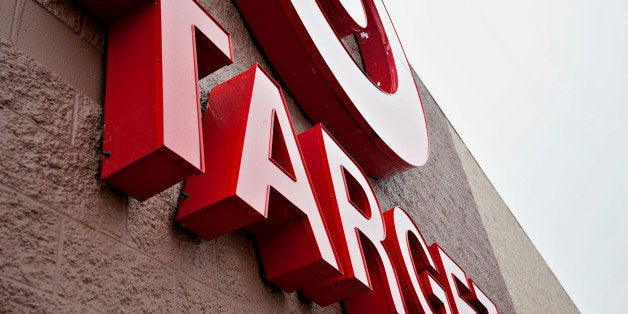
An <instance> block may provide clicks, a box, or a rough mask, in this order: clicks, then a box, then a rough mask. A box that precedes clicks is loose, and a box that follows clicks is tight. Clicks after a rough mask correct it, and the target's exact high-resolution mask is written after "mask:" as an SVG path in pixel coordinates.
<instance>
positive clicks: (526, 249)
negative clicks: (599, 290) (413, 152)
mask: <svg viewBox="0 0 628 314" xmlns="http://www.w3.org/2000/svg"><path fill="white" fill-rule="evenodd" d="M450 130H451V134H452V138H453V139H454V143H455V145H456V151H457V152H458V155H459V156H460V159H461V160H462V166H463V167H464V171H465V173H466V174H467V178H469V185H470V186H471V191H472V192H473V197H474V198H475V201H476V203H477V206H478V210H479V212H480V216H482V222H483V223H484V227H485V229H486V233H487V234H488V238H489V240H490V241H491V245H492V246H493V252H494V253H495V257H496V258H497V262H498V263H499V268H500V270H501V273H502V275H503V276H504V280H505V281H506V286H507V287H508V291H509V292H510V297H511V299H512V303H513V304H514V306H515V310H516V311H517V312H518V313H538V312H539V311H541V310H542V312H543V313H579V311H578V309H577V308H576V306H575V304H574V303H573V301H572V300H571V299H570V298H569V295H567V293H566V292H565V290H564V289H563V287H562V285H561V284H560V282H558V280H557V279H556V277H555V276H554V273H552V271H551V270H550V269H549V267H548V266H547V264H546V263H545V261H544V260H543V257H542V256H541V255H540V254H539V252H538V251H537V250H536V248H535V247H534V244H532V242H531V241H530V239H529V238H528V236H527V235H526V233H525V232H524V231H523V229H522V228H521V226H520V225H519V223H518V222H517V219H515V217H514V216H513V215H512V212H511V211H510V209H509V208H508V206H506V203H504V201H503V200H502V198H501V197H500V196H499V194H498V193H497V191H496V190H495V188H494V187H493V185H492V184H491V182H490V181H489V179H488V178H487V177H486V175H485V174H484V171H482V169H481V168H480V166H479V165H478V163H477V162H476V160H475V158H473V156H472V155H471V153H470V152H469V150H468V149H467V147H466V146H465V144H464V142H462V140H461V139H460V136H459V135H458V133H456V131H455V130H454V129H453V128H451V127H450Z"/></svg>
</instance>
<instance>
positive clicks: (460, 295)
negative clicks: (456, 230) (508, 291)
mask: <svg viewBox="0 0 628 314" xmlns="http://www.w3.org/2000/svg"><path fill="white" fill-rule="evenodd" d="M429 250H430V252H431V253H432V257H433V258H434V259H435V261H436V264H437V266H438V272H439V276H438V281H440V282H441V283H442V284H443V285H446V286H447V287H448V289H447V290H448V291H447V298H448V300H449V304H450V306H451V312H452V313H454V314H457V313H465V314H466V313H469V314H474V313H476V311H475V309H473V307H472V306H471V304H469V303H468V299H469V297H470V296H472V295H473V291H472V290H471V289H472V288H471V287H470V286H469V280H468V278H467V275H466V274H465V273H464V270H462V268H460V266H458V264H456V262H454V260H453V259H451V257H449V255H447V253H445V251H443V249H442V248H440V246H438V244H436V243H434V244H432V245H431V246H430V248H429Z"/></svg>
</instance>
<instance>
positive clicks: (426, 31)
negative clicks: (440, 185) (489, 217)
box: [385, 0, 628, 313]
mask: <svg viewBox="0 0 628 314" xmlns="http://www.w3.org/2000/svg"><path fill="white" fill-rule="evenodd" d="M385 2H386V3H387V6H388V9H389V12H390V14H391V16H392V18H393V21H394V22H395V25H396V27H397V31H398V33H399V35H400V37H401V40H402V43H403V44H404V48H405V50H406V54H407V55H408V58H409V59H410V63H411V64H412V65H413V66H414V67H415V69H416V70H417V73H418V74H419V76H420V77H421V79H422V80H423V81H424V83H425V84H426V85H427V87H428V89H429V90H430V92H431V93H432V95H433V96H434V98H435V99H436V101H437V102H438V104H439V105H440V107H441V108H442V109H443V111H444V113H445V115H446V116H447V117H448V118H449V120H450V121H451V122H452V124H453V125H454V127H455V128H456V130H457V131H458V133H459V134H460V136H461V137H462V139H463V140H464V142H465V143H466V144H467V146H468V147H469V149H470V151H471V152H472V153H473V155H474V156H475V157H476V159H477V160H478V162H479V164H480V166H481V167H482V168H483V169H484V171H485V172H486V174H487V175H488V177H489V178H490V180H491V181H492V182H493V184H494V186H495V188H496V189H497V190H498V191H499V193H500V194H501V196H502V197H503V199H504V200H505V202H506V203H507V204H508V206H509V207H510V209H511V211H512V212H513V214H514V215H515V217H516V218H517V219H518V220H519V222H520V223H521V225H522V227H523V228H524V230H525V231H526V233H527V234H528V236H529V237H530V239H531V240H532V241H533V242H534V244H535V245H536V247H537V249H538V250H539V252H540V253H541V255H542V256H543V257H544V258H545V260H546V261H547V263H548V264H549V266H550V268H551V269H552V270H553V271H554V273H555V274H556V276H557V277H558V279H559V280H560V282H561V283H562V284H563V286H564V287H565V289H566V291H567V293H568V294H569V295H570V296H571V298H572V299H573V301H574V302H575V303H576V305H577V306H578V308H579V309H580V310H581V311H582V312H583V313H620V312H625V306H624V305H623V303H624V302H625V301H626V300H627V299H628V289H626V288H625V282H627V281H628V272H627V271H625V270H623V267H624V266H627V265H628V252H627V250H626V248H628V245H627V244H626V242H628V226H627V223H628V205H627V204H628V165H627V164H626V162H628V121H626V120H627V119H628V1H620V0H600V1H593V0H591V1H582V0H569V1H567V0H551V1H547V0H528V1H512V0H474V1H470V0H438V1H429V0H385Z"/></svg>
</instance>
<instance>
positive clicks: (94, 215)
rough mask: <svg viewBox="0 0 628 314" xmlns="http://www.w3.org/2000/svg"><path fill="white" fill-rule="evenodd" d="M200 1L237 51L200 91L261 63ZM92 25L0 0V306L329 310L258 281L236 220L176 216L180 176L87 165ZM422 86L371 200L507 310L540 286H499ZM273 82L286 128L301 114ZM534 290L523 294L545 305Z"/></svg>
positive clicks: (61, 8) (219, 13)
mask: <svg viewBox="0 0 628 314" xmlns="http://www.w3.org/2000/svg"><path fill="white" fill-rule="evenodd" d="M200 2H201V3H202V4H203V5H205V6H206V7H207V9H208V10H209V12H210V13H211V14H212V15H213V16H214V17H215V18H216V20H217V21H218V22H219V23H221V24H222V25H223V26H224V27H225V28H226V29H227V30H228V31H229V32H230V33H231V34H232V36H233V37H232V39H233V48H234V55H235V58H236V62H235V64H233V65H231V66H228V67H226V68H224V69H221V70H219V71H218V72H216V73H214V74H212V75H210V76H209V77H208V78H206V79H204V80H203V81H202V82H201V95H202V97H206V95H207V92H208V91H209V89H211V88H212V87H214V86H216V85H217V84H219V83H222V82H224V81H225V80H227V79H228V78H230V77H232V76H234V75H236V74H239V73H240V72H242V71H244V70H246V69H248V68H249V67H250V66H251V64H252V63H254V62H259V63H260V64H261V66H262V67H264V68H265V69H268V70H271V71H272V68H271V67H270V66H269V65H268V64H267V63H266V62H265V61H264V58H263V56H262V54H261V53H260V52H259V50H258V48H257V47H256V46H255V45H254V43H253V40H252V39H251V38H250V36H249V34H248V31H247V29H246V27H245V25H244V23H243V22H242V21H241V17H240V15H239V13H238V11H237V9H236V8H235V7H234V6H233V4H232V3H231V2H229V1H222V0H208V1H200ZM104 38H105V29H104V28H103V27H102V26H101V25H99V24H98V22H96V21H94V20H93V19H92V18H91V17H90V16H89V15H88V14H86V13H85V12H83V11H82V10H81V9H79V8H77V7H76V6H74V5H73V4H71V3H70V2H69V1H68V0H38V1H34V0H6V1H0V84H1V85H0V87H1V88H0V286H1V288H0V300H2V301H0V312H5V311H24V310H26V311H44V312H84V311H116V312H117V311H124V312H131V311H137V310H145V311H168V312H174V311H177V312H178V311H186V312H200V311H203V312H215V311H229V312H245V311H247V312H339V311H340V310H341V308H340V306H339V305H338V304H335V305H332V306H330V307H327V308H324V309H322V308H320V307H318V306H316V305H315V304H313V303H311V302H309V301H308V300H306V299H304V298H302V297H300V296H299V295H298V294H296V293H292V294H288V293H285V292H283V291H281V290H279V289H277V288H276V287H273V286H272V285H270V284H268V283H267V282H265V281H264V278H263V276H262V275H261V272H260V268H259V264H258V259H257V257H256V251H255V245H254V241H253V239H252V238H250V237H249V236H248V235H247V234H245V233H244V232H240V231H237V232H234V233H231V234H229V235H225V236H223V237H220V238H218V239H215V240H213V241H201V240H199V239H197V238H196V237H194V236H193V235H190V234H189V233H187V232H186V231H184V230H178V229H176V228H175V227H174V226H173V222H172V221H173V215H174V213H175V209H176V202H177V198H178V197H179V193H180V185H177V186H174V187H172V188H171V189H168V190H167V191H164V192H163V193H161V194H160V195H158V196H156V197H153V198H151V199H150V200H148V201H146V202H144V203H139V202H137V201H135V200H133V199H132V198H129V197H127V196H126V195H124V194H121V193H119V192H116V191H113V190H112V189H110V188H109V187H107V186H106V185H105V184H104V183H103V182H101V181H100V180H99V179H98V175H99V160H100V156H99V155H98V150H99V146H100V142H101V133H102V105H101V104H102V93H103V78H104V75H103V63H104V56H103V51H104V43H105V40H104ZM275 77H276V76H275ZM421 86H422V85H421ZM421 92H422V95H423V99H424V104H425V107H426V112H427V115H428V120H429V126H430V136H431V148H432V150H431V157H430V160H429V161H428V163H427V164H426V165H425V166H423V167H420V168H418V169H415V170H412V171H408V172H406V173H403V174H401V175H398V176H395V177H393V178H389V179H386V180H373V181H372V183H373V185H374V189H375V192H376V193H377V195H378V197H379V199H380V205H381V206H382V208H384V209H388V208H390V207H392V206H395V205H399V206H402V207H404V208H405V209H406V210H408V211H409V212H410V214H411V215H412V216H413V218H414V219H415V221H416V223H417V225H418V226H419V228H420V229H421V231H422V232H423V234H424V236H425V237H426V239H427V241H428V243H432V242H435V241H436V242H438V243H439V244H440V245H441V246H442V247H443V248H444V249H445V250H446V251H447V252H448V253H450V255H452V257H453V258H454V259H455V260H456V261H457V262H458V263H460V264H461V266H462V267H463V268H464V269H465V271H466V272H467V274H468V275H469V276H470V277H471V278H473V279H474V280H475V281H476V282H477V283H478V285H480V286H481V287H482V288H483V289H484V290H485V291H486V292H487V294H488V295H489V297H491V298H492V299H493V300H494V301H495V302H496V303H497V305H498V307H499V308H500V310H501V311H502V313H513V312H514V311H515V309H519V305H518V304H517V303H515V305H514V307H513V301H512V300H511V299H513V300H518V302H519V300H521V299H527V298H530V296H532V297H534V296H536V295H538V293H542V292H544V290H540V291H539V290H528V291H525V293H524V295H523V296H517V297H511V295H510V294H512V293H513V291H515V292H517V293H519V291H520V290H518V289H517V288H516V287H515V286H513V284H512V283H511V282H509V281H508V280H516V279H512V278H513V277H506V279H507V280H506V281H505V280H504V277H503V276H502V274H501V272H500V267H501V269H504V267H505V266H503V265H501V263H508V261H506V262H504V260H503V259H502V258H501V257H500V255H499V254H503V250H506V251H507V248H504V247H501V246H498V248H499V254H497V256H498V258H496V256H495V253H494V252H493V248H492V246H491V242H490V241H493V244H494V245H495V243H494V239H493V238H492V236H493V233H491V232H489V233H488V234H487V232H486V231H485V229H484V227H483V223H487V221H488V222H491V223H492V220H491V219H488V220H487V219H485V218H486V217H489V218H490V217H492V216H491V215H492V214H491V213H488V214H482V215H484V216H481V212H479V211H478V206H477V205H476V201H475V200H474V194H473V193H476V191H475V190H474V189H473V188H474V186H473V184H471V186H470V185H469V180H468V178H467V176H468V175H473V176H476V175H478V174H477V173H476V172H469V171H467V172H465V168H464V167H465V164H464V161H465V160H466V159H464V158H463V159H462V160H461V158H460V157H459V156H458V152H457V151H456V147H455V146H454V140H453V139H452V136H451V133H450V130H449V124H448V122H447V120H446V119H445V118H444V116H443V114H442V112H440V110H439V108H438V106H437V104H436V103H435V102H434V101H433V99H432V98H431V96H430V95H429V93H428V92H427V91H426V90H425V88H424V87H423V86H422V87H421ZM285 93H286V100H287V102H288V107H289V110H290V114H291V116H292V119H293V121H294V124H295V129H296V130H297V132H302V131H303V130H306V129H308V128H309V127H311V125H312V124H311V123H310V122H309V121H308V120H307V119H306V118H305V117H304V116H303V115H302V114H301V112H300V110H299V109H298V107H297V106H296V104H295V103H294V101H293V100H292V98H291V97H290V95H289V94H288V93H287V92H286V91H285ZM471 182H473V180H471ZM472 192H473V193H472ZM485 200H489V201H490V198H485ZM506 210H507V209H506ZM497 214H498V215H501V213H497ZM487 215H488V216H487ZM483 219H484V220H483ZM487 230H492V229H491V228H487ZM506 231H509V230H506ZM505 245H508V243H506V244H505ZM521 248H522V249H525V250H534V247H533V246H531V245H528V246H522V247H521ZM534 252H536V251H534ZM511 262H512V263H513V264H511V265H510V266H508V267H515V268H516V267H518V264H517V263H516V261H511ZM530 262H533V263H537V264H538V265H540V266H538V267H537V268H538V269H541V268H542V267H546V266H545V263H544V262H543V261H542V259H533V260H530ZM549 275H551V273H549ZM540 276H548V274H547V273H541V274H540ZM543 278H545V277H543ZM552 278H553V277H552ZM511 287H515V289H514V290H513V289H510V288H511ZM507 288H508V289H510V290H508V289H507ZM559 288H560V289H561V291H562V288H561V287H560V286H557V287H556V286H555V285H554V286H551V287H550V289H552V291H554V292H553V293H555V291H556V289H559ZM509 291H510V294H509ZM563 293H564V292H563ZM558 295H559V294H558ZM559 296H560V295H559ZM563 298H564V296H563ZM539 300H540V301H543V302H545V301H544V300H545V299H541V298H536V299H533V300H532V301H529V300H528V302H529V303H531V304H533V305H536V307H537V308H545V305H546V304H545V303H539V302H540V301H539ZM524 301H525V300H524ZM522 309H526V308H523V307H522Z"/></svg>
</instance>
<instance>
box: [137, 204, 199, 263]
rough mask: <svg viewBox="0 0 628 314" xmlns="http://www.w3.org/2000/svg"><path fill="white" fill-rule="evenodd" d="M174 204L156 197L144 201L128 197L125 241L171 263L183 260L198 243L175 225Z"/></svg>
mask: <svg viewBox="0 0 628 314" xmlns="http://www.w3.org/2000/svg"><path fill="white" fill-rule="evenodd" d="M174 212H175V208H174V207H172V206H171V204H170V203H169V202H165V201H164V200H163V199H160V198H157V197H153V198H150V199H148V200H146V201H144V202H142V203H140V202H138V201H136V200H135V199H130V200H129V205H128V207H127V223H126V243H127V244H128V245H129V246H131V247H133V248H137V249H138V250H140V251H142V252H144V253H146V254H147V255H149V256H151V257H153V258H155V259H157V260H160V261H161V262H163V263H165V264H166V265H169V266H170V267H177V266H179V265H181V264H182V259H183V258H185V257H187V255H188V254H186V253H189V252H193V251H195V250H194V247H195V246H196V244H195V243H194V240H192V241H190V239H189V238H190V235H187V234H185V233H182V232H180V231H179V230H177V229H175V228H173V221H174Z"/></svg>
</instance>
